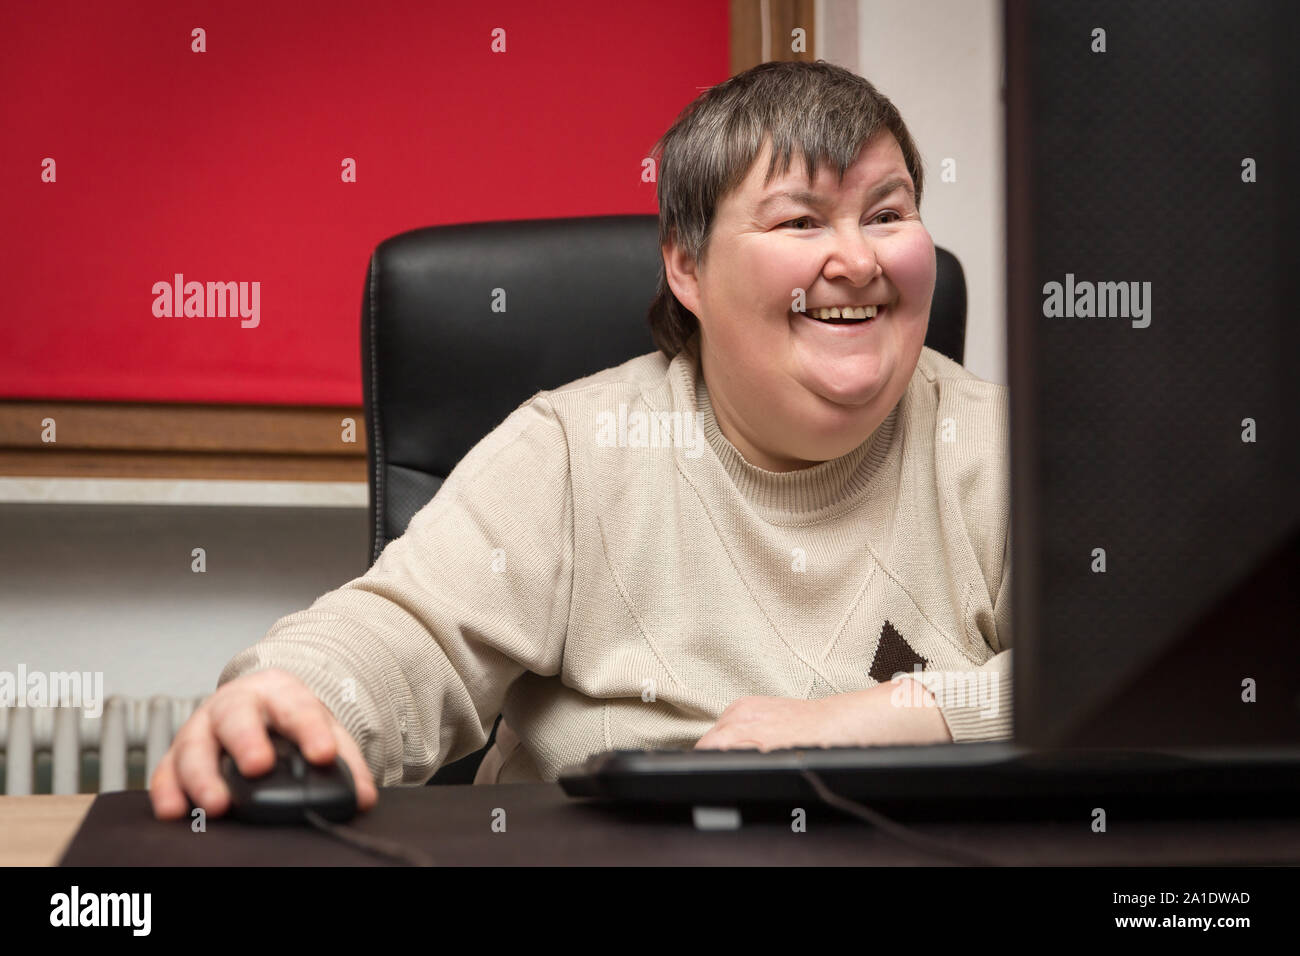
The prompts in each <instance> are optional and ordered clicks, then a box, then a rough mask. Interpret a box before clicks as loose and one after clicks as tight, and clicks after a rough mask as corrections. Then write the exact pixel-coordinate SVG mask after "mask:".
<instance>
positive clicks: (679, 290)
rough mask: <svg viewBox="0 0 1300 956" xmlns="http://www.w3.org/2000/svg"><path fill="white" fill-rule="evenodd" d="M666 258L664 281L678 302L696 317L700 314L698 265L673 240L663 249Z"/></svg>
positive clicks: (661, 250)
mask: <svg viewBox="0 0 1300 956" xmlns="http://www.w3.org/2000/svg"><path fill="white" fill-rule="evenodd" d="M660 252H661V253H662V254H663V257H664V279H665V281H666V282H667V283H668V288H669V289H671V290H672V292H673V295H675V296H677V301H678V302H680V303H681V304H682V305H684V306H686V308H688V309H689V310H690V311H691V312H693V313H694V314H695V315H699V314H700V308H699V306H700V284H699V278H698V276H697V271H698V268H699V267H698V265H697V264H696V263H695V261H694V260H693V259H691V257H690V256H689V255H687V254H686V251H685V250H684V249H682V247H681V246H679V245H678V244H677V243H676V242H675V241H674V240H673V239H669V240H668V242H666V243H664V245H663V246H662V247H661V249H660Z"/></svg>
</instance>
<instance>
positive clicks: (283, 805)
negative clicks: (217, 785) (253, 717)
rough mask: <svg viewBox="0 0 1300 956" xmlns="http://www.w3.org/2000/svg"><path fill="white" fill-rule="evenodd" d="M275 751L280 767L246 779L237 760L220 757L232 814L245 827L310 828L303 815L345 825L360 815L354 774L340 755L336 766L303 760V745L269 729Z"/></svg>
mask: <svg viewBox="0 0 1300 956" xmlns="http://www.w3.org/2000/svg"><path fill="white" fill-rule="evenodd" d="M267 733H268V735H269V736H270V738H271V745H272V746H273V747H274V748H275V765H274V766H272V767H271V769H270V770H269V771H268V772H266V773H264V774H262V776H260V777H245V776H244V775H243V774H241V773H240V772H239V767H238V766H237V765H236V764H235V758H233V757H232V756H230V754H228V753H223V754H222V755H221V776H222V779H223V780H225V782H226V786H227V787H228V788H229V789H230V809H229V814H230V816H231V818H232V819H235V820H240V821H243V822H244V823H305V822H306V818H305V817H304V816H303V814H304V811H307V810H314V811H316V813H318V814H320V815H321V816H322V817H324V818H325V819H326V820H333V821H335V822H337V823H342V822H344V821H347V820H351V819H352V817H354V816H355V815H356V812H357V790H356V785H355V783H354V782H353V780H352V771H350V770H349V769H348V765H347V764H346V763H344V761H343V758H342V757H341V756H339V757H335V758H334V763H333V765H329V764H325V765H318V764H314V763H312V762H311V761H309V760H308V759H307V758H306V757H304V756H303V755H302V751H301V750H300V749H299V748H298V745H297V744H296V743H294V742H293V741H292V740H290V739H289V738H288V737H285V736H284V735H282V734H280V733H277V732H276V731H274V730H270V729H269V728H268V730H267Z"/></svg>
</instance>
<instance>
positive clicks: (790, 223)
mask: <svg viewBox="0 0 1300 956" xmlns="http://www.w3.org/2000/svg"><path fill="white" fill-rule="evenodd" d="M881 216H893V217H894V219H895V221H897V220H900V219H902V217H901V216H900V215H899V214H898V213H896V212H894V211H893V210H892V209H887V210H886V211H884V212H882V213H878V214H877V215H876V219H879V218H880V217H881ZM797 222H808V223H810V222H812V217H811V216H800V217H799V218H798V219H791V220H789V221H787V222H783V223H781V225H783V226H793V225H794V224H795V223H797ZM872 222H875V219H873V220H872ZM795 231H796V232H806V231H807V230H805V229H796V230H795Z"/></svg>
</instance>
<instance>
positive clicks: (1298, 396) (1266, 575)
mask: <svg viewBox="0 0 1300 956" xmlns="http://www.w3.org/2000/svg"><path fill="white" fill-rule="evenodd" d="M1003 12H1004V26H1005V55H1006V81H1005V99H1006V118H1007V127H1006V137H1007V138H1006V145H1007V153H1006V175H1007V181H1006V194H1007V199H1008V206H1007V211H1008V217H1007V240H1008V245H1007V249H1008V273H1007V274H1008V384H1009V387H1010V392H1011V402H1012V406H1011V419H1012V448H1011V458H1012V552H1013V562H1014V567H1013V580H1012V587H1013V627H1014V642H1015V647H1016V652H1015V675H1014V680H1015V715H1014V719H1015V739H1016V741H1017V743H1020V744H1025V745H1028V746H1034V747H1085V746H1086V747H1092V746H1105V747H1130V746H1132V747H1161V746H1170V747H1178V746H1202V745H1204V746H1214V745H1233V746H1240V745H1252V744H1256V745H1278V744H1283V745H1287V744H1289V745H1295V744H1297V743H1300V667H1297V665H1298V664H1300V598H1298V597H1297V595H1298V594H1300V465H1298V463H1300V446H1298V445H1297V440H1296V432H1295V427H1294V423H1295V417H1296V415H1297V414H1300V389H1298V388H1297V378H1298V376H1300V368H1297V367H1296V366H1297V363H1300V347H1298V346H1300V333H1298V323H1300V319H1297V317H1296V315H1295V314H1294V312H1293V309H1294V307H1295V305H1296V303H1297V302H1298V301H1300V294H1298V293H1300V290H1298V289H1297V279H1296V275H1297V271H1298V267H1300V241H1298V239H1297V236H1298V233H1300V214H1297V198H1296V197H1297V191H1296V188H1295V181H1294V180H1295V169H1296V159H1297V156H1298V155H1300V151H1298V149H1297V147H1298V145H1300V144H1297V135H1296V130H1297V127H1298V126H1300V124H1297V123H1296V120H1295V109H1296V104H1297V102H1300V72H1298V71H1296V70H1295V68H1294V66H1293V60H1292V54H1293V50H1292V47H1293V45H1294V43H1295V38H1296V37H1297V36H1300V4H1296V3H1295V2H1294V0H1272V2H1260V0H1254V2H1249V3H1239V2H1188V0H1143V2H1142V3H1140V4H1135V3H1132V2H1131V0H1095V2H1092V3H1088V4H1079V3H1073V2H1064V0H1061V2H1040V3H1027V2H1023V0H1007V2H1006V3H1005V4H1004V8H1003Z"/></svg>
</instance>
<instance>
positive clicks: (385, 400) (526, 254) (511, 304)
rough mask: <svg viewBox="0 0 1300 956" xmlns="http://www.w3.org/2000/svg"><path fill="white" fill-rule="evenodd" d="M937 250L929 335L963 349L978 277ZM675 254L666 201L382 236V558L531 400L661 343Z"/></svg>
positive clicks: (377, 547) (375, 479)
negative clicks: (668, 263)
mask: <svg viewBox="0 0 1300 956" xmlns="http://www.w3.org/2000/svg"><path fill="white" fill-rule="evenodd" d="M935 251H936V255H937V259H938V276H937V280H936V285H935V291H934V302H933V306H932V308H931V312H930V326H929V331H928V332H927V334H926V339H925V343H926V345H928V346H930V347H931V348H933V349H935V350H937V351H939V352H942V353H943V354H945V355H947V356H948V357H949V358H952V359H954V360H955V361H957V362H960V361H961V360H962V355H963V350H964V343H965V337H966V281H965V277H964V276H963V274H962V269H961V264H960V263H959V262H958V261H957V259H956V258H955V257H954V256H953V255H952V254H951V253H949V252H947V251H946V250H943V249H936V250H935ZM661 267H662V257H661V254H660V251H659V225H658V217H657V216H654V215H625V216H588V217H580V218H568V219H540V220H524V221H510V222H485V223H470V224H464V225H451V226H433V227H428V228H423V229H414V230H411V231H409V232H404V233H401V234H399V235H396V236H393V237H391V238H389V239H386V240H385V241H384V242H382V243H380V244H379V246H378V247H377V248H376V249H375V252H374V255H373V256H372V257H371V259H370V267H369V269H368V270H367V274H366V285H365V293H364V299H363V302H362V307H361V354H362V383H363V391H364V396H365V408H366V430H367V436H368V439H369V441H368V451H367V457H368V459H369V466H370V472H369V484H370V530H371V534H370V539H371V540H370V562H371V563H373V562H374V561H375V559H376V558H378V557H379V554H380V552H382V551H383V549H384V547H385V546H387V544H388V543H389V542H390V541H392V540H394V539H395V538H398V537H400V536H401V535H402V533H403V532H405V530H406V527H407V525H408V524H409V523H410V520H411V518H413V517H414V516H415V513H416V512H417V511H419V510H420V509H421V508H422V507H424V505H425V504H427V503H428V502H429V501H430V500H431V499H432V498H433V496H434V494H435V493H436V492H437V490H438V488H439V487H440V486H441V485H442V482H443V480H444V479H445V478H446V477H447V475H448V474H450V472H451V470H452V468H454V467H455V465H456V463H457V462H458V461H459V460H460V459H461V458H462V457H463V456H464V455H465V454H466V452H468V451H469V450H470V449H471V448H472V447H473V446H474V445H475V444H476V443H477V442H478V441H479V439H481V438H483V436H485V435H486V434H487V433H488V432H490V431H491V430H492V429H493V428H494V427H496V426H497V425H498V424H500V423H501V421H502V420H504V419H505V417H506V416H507V415H509V414H510V412H512V411H513V410H514V409H515V408H517V407H518V406H519V404H520V403H521V402H523V401H525V400H526V399H528V398H529V397H530V396H531V395H533V394H534V393H536V392H537V391H539V390H541V389H546V388H556V387H558V386H560V385H564V384H566V383H568V382H571V381H573V380H575V379H578V378H582V377H583V376H585V375H590V374H592V373H593V372H598V371H600V370H601V369H605V368H609V367H611V366H614V365H620V364H622V363H623V362H625V361H627V360H628V359H630V358H633V357H635V356H637V355H643V354H645V353H646V352H652V351H654V350H655V346H654V343H653V341H652V340H651V337H650V329H649V325H648V323H647V321H646V313H647V310H648V308H649V305H650V302H651V300H652V299H653V298H654V292H655V288H656V285H657V283H658V279H659V270H660V269H661Z"/></svg>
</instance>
